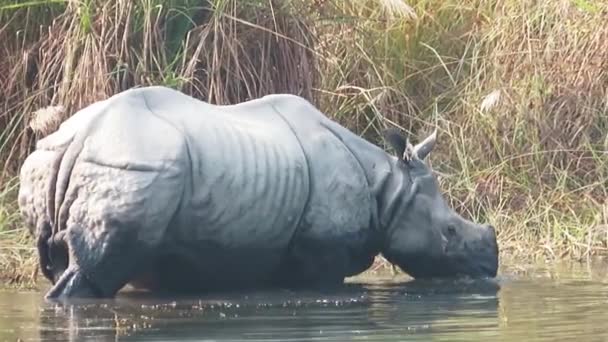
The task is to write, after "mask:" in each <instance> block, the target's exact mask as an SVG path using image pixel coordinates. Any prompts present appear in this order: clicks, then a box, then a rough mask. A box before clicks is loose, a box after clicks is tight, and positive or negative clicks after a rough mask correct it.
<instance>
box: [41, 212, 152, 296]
mask: <svg viewBox="0 0 608 342" xmlns="http://www.w3.org/2000/svg"><path fill="white" fill-rule="evenodd" d="M102 226H104V229H103V230H101V231H102V234H101V236H100V237H98V238H97V239H91V236H90V235H88V234H87V232H88V231H91V230H95V228H93V229H91V228H92V227H87V231H85V230H84V228H82V227H80V226H72V227H70V229H69V230H68V232H67V234H65V239H66V240H67V241H66V243H67V245H68V246H69V255H70V261H69V265H68V267H67V269H66V270H65V271H64V272H63V273H62V274H61V276H60V277H59V279H58V280H57V282H56V283H55V284H54V285H53V287H52V288H51V289H50V290H49V291H48V292H47V294H46V296H45V297H46V299H51V300H53V299H67V298H76V297H77V298H109V297H113V296H114V295H115V294H116V293H117V292H118V291H119V290H120V289H121V288H122V287H123V286H124V285H126V284H127V283H128V282H129V280H130V279H131V278H132V277H133V275H134V274H136V273H137V269H138V267H140V266H141V265H142V264H143V263H145V260H146V259H147V258H148V257H149V256H150V255H152V253H153V248H151V247H150V246H147V245H146V244H144V243H142V242H141V241H138V239H137V235H138V233H140V232H141V227H138V226H137V224H135V223H131V224H125V223H122V224H121V223H117V222H105V223H102Z"/></svg>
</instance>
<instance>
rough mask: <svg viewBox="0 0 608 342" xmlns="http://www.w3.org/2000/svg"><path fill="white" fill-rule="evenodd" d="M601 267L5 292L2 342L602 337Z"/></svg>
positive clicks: (605, 293)
mask: <svg viewBox="0 0 608 342" xmlns="http://www.w3.org/2000/svg"><path fill="white" fill-rule="evenodd" d="M604 269H605V267H603V266H601V265H600V266H598V267H596V268H591V269H590V268H588V267H585V266H580V265H570V266H568V267H565V268H564V267H560V268H554V267H551V268H538V267H535V268H533V269H528V270H523V271H522V270H521V269H517V268H512V269H510V270H505V271H503V272H502V274H501V275H500V276H499V277H498V279H497V280H496V281H492V282H489V281H473V282H467V281H459V282H453V281H451V282H418V281H407V280H400V279H376V280H374V281H368V280H365V279H363V280H357V281H356V282H355V283H350V284H347V285H346V286H344V287H343V288H341V289H339V290H333V291H327V292H289V291H273V292H270V291H269V292H250V293H232V294H216V295H208V296H200V297H197V298H154V299H152V298H149V297H148V296H147V295H145V294H138V293H132V292H125V293H121V294H120V295H119V296H118V297H117V298H116V299H115V300H109V301H98V302H86V303H73V304H70V305H58V304H52V303H47V302H45V301H44V300H43V298H42V294H41V293H40V292H15V291H0V341H5V340H7V341H16V340H18V339H20V340H22V341H36V340H55V341H56V340H73V341H76V340H83V339H86V340H90V339H91V340H98V341H105V340H147V341H150V340H157V341H161V340H162V341H171V340H173V341H178V340H179V341H183V340H198V341H203V340H207V341H354V340H365V341H403V340H408V341H518V342H520V341H556V340H572V339H575V338H576V339H580V340H581V341H583V340H584V341H606V340H608V323H607V322H608V305H607V304H608V276H606V274H605V273H604Z"/></svg>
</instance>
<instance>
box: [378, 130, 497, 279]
mask: <svg viewBox="0 0 608 342" xmlns="http://www.w3.org/2000/svg"><path fill="white" fill-rule="evenodd" d="M436 137H437V131H435V132H434V133H433V134H431V135H430V136H429V137H427V138H426V139H425V140H424V141H422V142H420V143H419V144H417V145H416V146H412V145H411V144H410V143H409V142H408V141H407V139H406V138H405V137H404V136H402V135H401V134H400V133H399V132H398V131H397V130H395V129H389V130H387V131H385V139H386V140H387V141H388V142H389V144H390V145H392V147H393V148H394V149H395V151H396V152H397V158H396V161H395V166H394V171H393V172H395V173H398V175H396V176H397V177H398V178H401V179H403V180H407V181H404V182H403V183H407V184H409V185H410V186H409V189H408V186H404V188H405V189H408V190H404V191H396V192H395V193H394V196H393V197H394V200H393V201H392V202H393V207H394V208H393V209H392V210H391V211H392V213H391V215H390V220H389V222H390V223H389V224H387V225H386V227H385V229H386V231H385V232H386V233H385V234H386V235H385V238H386V240H385V245H384V248H383V251H382V254H383V255H384V256H385V257H386V258H387V259H388V260H389V261H390V262H391V263H394V264H396V265H398V266H399V267H400V268H401V269H402V270H404V271H405V272H406V273H408V274H409V275H411V276H412V277H414V278H433V277H459V276H470V277H494V276H496V273H497V268H498V246H497V242H496V234H495V231H494V228H493V227H492V226H490V225H481V224H477V223H474V222H471V221H469V220H466V219H465V218H463V217H461V216H460V215H458V214H457V213H456V212H455V211H454V210H453V209H452V208H450V207H449V206H448V204H447V202H446V201H445V199H444V197H443V196H442V194H441V192H440V189H439V186H438V184H437V181H436V179H435V177H434V175H433V172H432V170H431V169H430V167H429V166H427V165H426V163H425V162H424V160H425V158H426V157H427V156H428V155H429V154H430V152H431V151H432V149H433V147H434V146H435V141H436Z"/></svg>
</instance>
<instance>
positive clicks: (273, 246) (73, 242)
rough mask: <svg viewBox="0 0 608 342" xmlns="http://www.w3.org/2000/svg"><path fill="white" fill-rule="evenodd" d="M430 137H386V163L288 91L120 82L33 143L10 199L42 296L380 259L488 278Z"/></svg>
mask: <svg viewBox="0 0 608 342" xmlns="http://www.w3.org/2000/svg"><path fill="white" fill-rule="evenodd" d="M436 137H437V136H436V133H433V134H432V135H430V136H429V137H428V138H427V139H425V140H424V141H422V142H421V143H419V144H418V145H416V146H412V145H411V144H410V143H409V142H407V140H406V139H405V138H404V137H403V136H402V135H400V133H399V132H397V131H395V130H388V131H387V132H386V140H387V141H388V142H389V143H390V144H391V145H392V146H393V149H394V150H395V151H396V156H393V155H391V154H388V153H387V152H385V151H384V150H383V149H381V148H380V147H378V146H376V145H374V144H372V143H370V142H368V141H366V140H364V139H362V138H361V137H359V136H357V135H356V134H354V133H352V132H351V131H349V130H347V129H346V128H344V127H343V126H341V125H339V124H338V123H336V122H335V121H332V120H330V119H329V118H328V117H327V116H325V115H324V114H323V113H321V112H319V111H318V110H317V109H316V108H315V107H314V106H312V105H311V104H310V103H309V102H307V101H306V100H304V99H302V98H300V97H297V96H293V95H269V96H265V97H263V98H260V99H256V100H252V101H248V102H245V103H241V104H237V105H231V106H216V105H211V104H208V103H205V102H202V101H199V100H197V99H194V98H192V97H189V96H186V95H184V94H182V93H180V92H177V91H175V90H172V89H169V88H164V87H145V88H138V89H131V90H128V91H125V92H123V93H120V94H117V95H115V96H112V97H111V98H109V99H107V100H105V101H100V102H97V103H94V104H93V105H91V106H88V107H86V108H84V109H82V110H80V111H79V112H77V113H76V114H74V115H73V116H72V117H71V118H70V119H68V120H67V121H66V122H64V123H63V124H62V125H61V127H60V128H59V130H57V131H56V132H54V133H53V134H51V135H49V136H47V137H45V138H44V139H42V140H40V141H39V142H38V144H37V148H36V150H35V151H34V152H33V153H32V154H31V155H29V156H28V158H27V159H26V161H25V162H24V164H23V166H22V169H21V176H20V177H21V178H20V180H21V183H20V189H19V205H20V208H21V213H22V215H23V217H24V219H25V223H26V225H27V226H28V227H29V229H30V231H31V232H32V234H33V235H35V236H36V237H37V241H38V243H37V247H38V253H39V257H40V265H41V269H42V272H43V274H44V275H45V276H46V277H47V279H49V280H50V281H51V283H52V284H53V287H52V288H51V290H50V291H49V292H48V293H47V298H49V299H58V298H71V297H112V296H114V295H115V294H116V293H117V292H118V291H119V290H120V289H121V288H123V287H124V286H125V285H126V284H131V285H133V286H134V287H136V288H141V289H147V290H149V291H153V292H171V293H192V292H204V291H217V290H234V289H252V288H262V287H263V288H269V287H292V288H295V287H304V288H315V287H317V288H319V287H327V286H334V285H339V284H341V283H342V282H343V280H344V278H345V277H349V276H352V275H356V274H358V273H361V272H363V271H365V270H366V269H367V268H368V267H369V266H370V265H371V264H372V262H373V260H374V257H375V256H376V255H378V254H379V253H382V254H384V255H385V257H386V258H387V259H388V260H390V261H391V262H393V263H395V264H397V265H398V266H400V267H401V268H402V269H403V270H404V271H405V272H407V273H409V274H410V275H412V276H413V277H416V278H429V277H437V278H446V277H461V276H470V277H494V276H495V275H496V271H497V267H498V248H497V244H496V236H495V232H494V229H493V228H492V227H489V226H484V225H479V224H475V223H473V222H469V221H467V220H465V219H463V218H462V217H460V216H459V215H458V214H457V213H455V212H454V211H453V210H452V209H450V208H449V207H448V205H447V204H446V202H445V200H444V198H443V197H442V195H441V193H440V190H439V188H438V185H437V183H436V181H435V178H434V176H433V173H432V171H431V169H430V168H429V167H428V166H427V165H426V162H425V161H424V160H425V159H426V158H427V157H428V155H429V154H430V152H431V151H432V149H433V147H434V146H435V143H436Z"/></svg>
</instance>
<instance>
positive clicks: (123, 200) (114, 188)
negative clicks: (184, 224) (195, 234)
mask: <svg viewBox="0 0 608 342" xmlns="http://www.w3.org/2000/svg"><path fill="white" fill-rule="evenodd" d="M182 179H183V176H181V173H180V169H179V168H177V167H175V166H170V167H165V168H163V169H162V170H153V169H150V168H141V169H139V170H138V169H134V168H132V167H131V168H129V169H122V168H118V167H109V166H105V165H98V164H94V163H90V162H89V163H81V164H79V165H77V167H76V168H75V169H74V171H73V173H72V176H71V178H70V181H71V184H70V189H68V192H67V196H66V200H65V201H64V204H63V206H64V207H63V208H62V209H61V210H60V213H68V214H66V215H67V216H68V217H67V218H66V219H65V220H66V221H65V222H66V223H65V230H63V231H61V235H59V237H55V239H57V238H59V239H62V240H63V242H64V243H65V245H66V246H67V250H68V253H67V254H68V258H69V262H68V267H67V269H66V270H65V271H64V272H63V273H62V274H61V276H60V277H59V279H58V280H57V281H56V282H55V284H54V286H53V287H52V288H51V290H50V291H49V292H48V293H47V295H46V298H47V299H62V298H72V297H98V298H107V297H113V296H114V295H115V294H116V293H117V292H118V291H119V290H120V289H121V288H122V287H123V286H124V285H126V284H127V283H128V282H129V281H130V280H132V279H133V277H135V276H136V274H137V273H138V271H139V270H140V269H141V268H143V267H145V266H146V265H147V262H149V261H150V260H152V259H153V257H154V256H155V255H156V254H155V253H156V252H157V251H158V248H159V246H160V244H161V243H162V241H163V238H164V236H165V231H166V229H167V226H168V225H169V223H170V220H171V218H172V217H173V215H174V214H175V212H176V210H177V207H178V205H179V203H180V200H181V196H182V189H183V186H182ZM66 205H69V210H67V207H65V206H66ZM61 215H62V214H60V215H59V216H60V221H61Z"/></svg>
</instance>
